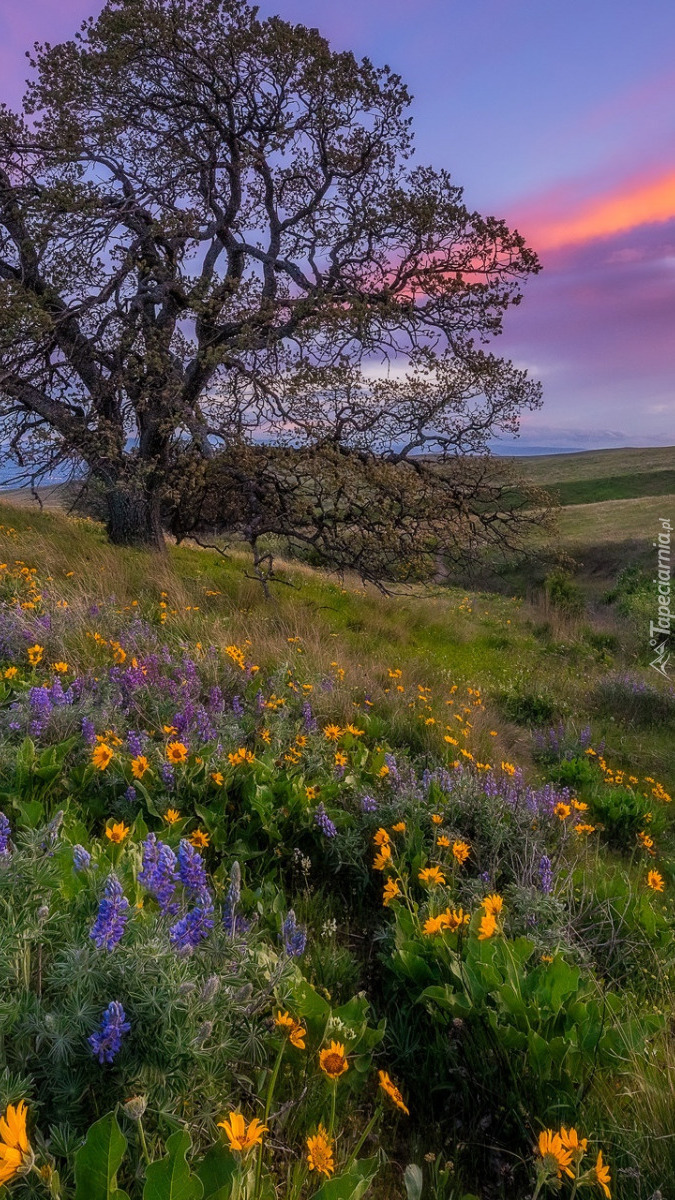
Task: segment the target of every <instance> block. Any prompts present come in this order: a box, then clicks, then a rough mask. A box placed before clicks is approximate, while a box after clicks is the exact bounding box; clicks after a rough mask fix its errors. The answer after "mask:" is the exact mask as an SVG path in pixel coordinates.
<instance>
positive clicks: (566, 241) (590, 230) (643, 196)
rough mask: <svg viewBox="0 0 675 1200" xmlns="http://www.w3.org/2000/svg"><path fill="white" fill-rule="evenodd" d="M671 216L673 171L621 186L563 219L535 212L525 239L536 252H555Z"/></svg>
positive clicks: (674, 198)
mask: <svg viewBox="0 0 675 1200" xmlns="http://www.w3.org/2000/svg"><path fill="white" fill-rule="evenodd" d="M671 217H675V170H673V171H669V172H668V173H667V174H665V175H661V176H659V177H657V178H656V179H652V180H651V181H649V182H646V183H645V182H641V183H633V184H628V185H626V184H624V185H623V186H622V187H619V188H617V189H616V190H615V191H614V192H613V193H611V194H610V195H605V196H598V197H596V198H594V199H592V200H588V201H586V202H585V203H584V204H582V205H581V206H580V207H579V208H577V211H576V212H574V211H572V212H569V214H568V215H566V216H564V217H557V216H553V214H551V215H550V216H549V215H548V214H547V213H545V212H542V211H541V210H539V211H538V212H536V213H532V214H531V217H530V220H529V221H527V223H526V222H525V221H523V220H522V218H521V219H520V220H519V224H520V225H522V226H523V227H524V226H525V225H526V224H527V236H528V239H529V240H530V241H531V242H532V244H533V245H534V246H536V247H537V248H539V249H549V250H552V249H557V248H558V247H560V246H567V245H570V244H571V243H574V242H587V241H592V240H593V239H595V238H602V237H609V236H611V235H612V234H616V233H623V232H624V231H625V230H628V229H634V228H635V227H636V226H637V225H649V224H652V223H654V222H656V221H668V220H670V218H671Z"/></svg>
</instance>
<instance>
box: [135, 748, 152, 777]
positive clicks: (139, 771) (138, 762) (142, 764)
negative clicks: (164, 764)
mask: <svg viewBox="0 0 675 1200" xmlns="http://www.w3.org/2000/svg"><path fill="white" fill-rule="evenodd" d="M149 769H150V763H149V762H148V760H147V758H146V757H145V755H144V754H139V755H138V756H137V757H136V758H132V760H131V774H132V775H133V777H134V779H142V778H143V776H144V775H145V772H146V771H148V770H149Z"/></svg>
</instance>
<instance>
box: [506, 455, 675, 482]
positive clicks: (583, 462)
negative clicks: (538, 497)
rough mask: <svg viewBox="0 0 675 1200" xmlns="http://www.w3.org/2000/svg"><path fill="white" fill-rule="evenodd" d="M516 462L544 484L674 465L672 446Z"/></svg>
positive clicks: (530, 477)
mask: <svg viewBox="0 0 675 1200" xmlns="http://www.w3.org/2000/svg"><path fill="white" fill-rule="evenodd" d="M507 461H508V462H513V461H514V460H513V459H508V460H507ZM516 461H517V462H518V467H519V470H520V471H521V472H522V474H523V475H524V477H525V478H526V479H527V480H528V481H529V482H530V483H536V484H541V485H544V486H548V485H549V484H557V483H571V482H576V481H577V480H582V479H584V480H585V479H606V478H607V477H609V476H618V475H644V474H651V473H652V472H660V471H668V470H670V471H672V470H673V467H674V464H675V447H673V446H652V447H648V448H642V447H640V448H637V447H636V448H629V449H626V450H623V449H622V450H582V451H579V453H577V454H539V455H532V456H531V457H529V456H528V457H522V458H519V459H517V460H516Z"/></svg>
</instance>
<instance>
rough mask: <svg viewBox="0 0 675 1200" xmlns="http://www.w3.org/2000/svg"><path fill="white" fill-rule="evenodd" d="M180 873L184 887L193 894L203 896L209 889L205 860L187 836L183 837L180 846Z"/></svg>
mask: <svg viewBox="0 0 675 1200" xmlns="http://www.w3.org/2000/svg"><path fill="white" fill-rule="evenodd" d="M178 875H179V877H180V881H181V883H182V885H183V887H184V888H185V890H186V891H187V892H190V893H191V895H193V896H196V897H197V896H201V895H202V894H203V893H204V892H206V891H207V890H208V880H207V877H206V867H205V866H204V860H203V858H202V856H201V854H200V853H199V851H198V850H197V849H195V847H194V846H193V845H192V844H191V842H188V841H187V839H186V838H182V839H181V843H180V846H179V847H178Z"/></svg>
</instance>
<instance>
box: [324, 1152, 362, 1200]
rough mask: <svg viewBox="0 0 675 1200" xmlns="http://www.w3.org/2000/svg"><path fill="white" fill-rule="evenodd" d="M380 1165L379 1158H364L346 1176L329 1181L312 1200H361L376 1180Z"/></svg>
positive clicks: (338, 1176)
mask: <svg viewBox="0 0 675 1200" xmlns="http://www.w3.org/2000/svg"><path fill="white" fill-rule="evenodd" d="M378 1164H379V1159H378V1158H364V1159H363V1160H362V1161H361V1162H357V1163H354V1165H353V1166H352V1167H350V1169H349V1171H347V1172H346V1173H345V1174H344V1175H337V1176H336V1177H335V1178H334V1179H327V1180H326V1182H325V1183H324V1184H323V1185H322V1186H321V1187H320V1188H319V1190H318V1192H315V1193H314V1195H313V1197H312V1200H361V1196H365V1194H366V1192H367V1191H368V1189H369V1187H370V1185H371V1183H372V1182H373V1179H374V1178H375V1175H376V1173H377V1168H378Z"/></svg>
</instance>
